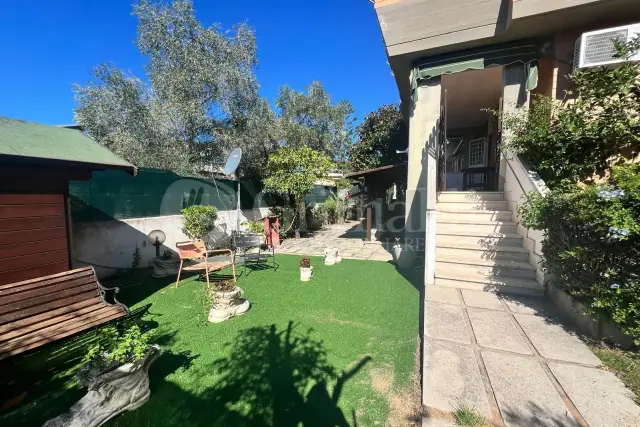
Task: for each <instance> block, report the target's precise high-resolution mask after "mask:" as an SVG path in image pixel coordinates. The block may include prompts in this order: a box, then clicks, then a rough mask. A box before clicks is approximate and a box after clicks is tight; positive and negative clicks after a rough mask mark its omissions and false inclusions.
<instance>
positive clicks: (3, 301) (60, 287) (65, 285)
mask: <svg viewBox="0 0 640 427" xmlns="http://www.w3.org/2000/svg"><path fill="white" fill-rule="evenodd" d="M90 284H93V285H94V286H95V279H94V278H93V277H91V276H87V277H80V278H78V279H73V280H70V281H67V282H59V283H54V284H51V285H49V286H43V287H39V288H37V289H29V288H24V287H22V288H20V289H21V290H22V292H15V289H10V291H12V292H11V293H10V294H8V295H4V293H3V294H2V295H0V313H1V312H2V308H1V307H2V306H3V305H7V304H15V303H18V302H21V301H25V302H28V301H26V300H28V299H30V298H36V297H44V296H45V295H48V296H49V298H48V299H47V301H48V300H53V299H57V298H56V296H55V295H50V294H58V295H59V294H60V292H62V291H64V290H67V289H73V288H77V287H80V286H83V285H90Z"/></svg>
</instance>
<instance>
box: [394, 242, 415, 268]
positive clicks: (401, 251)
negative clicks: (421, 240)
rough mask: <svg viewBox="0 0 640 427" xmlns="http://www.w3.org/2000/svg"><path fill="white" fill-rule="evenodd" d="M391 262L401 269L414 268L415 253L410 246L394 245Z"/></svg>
mask: <svg viewBox="0 0 640 427" xmlns="http://www.w3.org/2000/svg"><path fill="white" fill-rule="evenodd" d="M393 260H394V261H395V262H396V264H397V265H398V267H399V268H401V269H407V268H412V267H415V266H416V261H417V260H416V251H415V249H414V248H413V247H412V246H411V245H407V244H404V245H401V244H400V243H396V244H395V245H394V246H393Z"/></svg>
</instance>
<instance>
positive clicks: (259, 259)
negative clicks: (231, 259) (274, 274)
mask: <svg viewBox="0 0 640 427" xmlns="http://www.w3.org/2000/svg"><path fill="white" fill-rule="evenodd" d="M233 241H234V247H235V256H236V257H241V258H242V265H243V267H244V269H243V271H244V274H245V275H246V274H247V263H254V264H263V265H264V264H265V263H266V261H267V260H269V258H271V259H272V260H273V264H272V267H273V271H276V270H277V269H278V264H276V250H275V247H274V246H271V247H270V248H269V247H267V249H266V250H263V247H264V246H265V245H264V244H263V243H262V242H261V239H260V236H259V235H258V234H236V235H235V236H234V238H233ZM256 248H257V249H258V251H257V252H255V251H254V250H255V249H256ZM250 251H251V252H250Z"/></svg>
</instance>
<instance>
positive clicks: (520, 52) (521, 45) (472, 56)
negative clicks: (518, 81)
mask: <svg viewBox="0 0 640 427" xmlns="http://www.w3.org/2000/svg"><path fill="white" fill-rule="evenodd" d="M540 46H542V43H541V41H540V40H533V41H519V42H512V43H505V44H500V45H493V46H484V47H482V48H479V49H470V50H466V51H460V52H454V53H451V54H445V55H438V56H434V57H431V58H429V59H428V60H427V61H424V62H421V63H418V64H417V65H415V67H414V69H413V71H412V73H411V96H412V98H413V99H414V100H417V98H416V96H417V91H416V89H417V88H418V84H419V82H420V81H421V80H428V79H430V78H434V77H440V76H442V75H444V74H453V73H460V72H463V71H468V70H482V69H485V68H489V67H493V66H504V65H511V64H516V63H521V64H522V65H523V66H524V67H527V71H528V72H527V76H528V80H527V87H528V88H529V90H532V89H533V88H535V87H536V86H537V82H538V68H537V65H536V64H537V60H538V58H539V57H540V51H541V49H540Z"/></svg>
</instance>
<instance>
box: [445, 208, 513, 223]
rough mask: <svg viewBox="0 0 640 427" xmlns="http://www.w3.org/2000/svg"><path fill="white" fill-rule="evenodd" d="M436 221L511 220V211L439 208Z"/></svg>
mask: <svg viewBox="0 0 640 427" xmlns="http://www.w3.org/2000/svg"><path fill="white" fill-rule="evenodd" d="M436 218H437V219H436V221H440V220H444V221H449V222H453V221H454V220H461V221H464V222H469V221H474V220H475V221H483V222H486V221H511V219H512V215H511V211H507V210H502V211H501V210H482V211H473V210H460V209H458V210H448V209H447V210H445V209H438V210H437V211H436Z"/></svg>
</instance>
